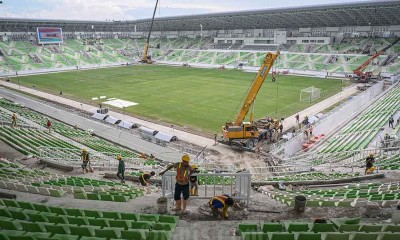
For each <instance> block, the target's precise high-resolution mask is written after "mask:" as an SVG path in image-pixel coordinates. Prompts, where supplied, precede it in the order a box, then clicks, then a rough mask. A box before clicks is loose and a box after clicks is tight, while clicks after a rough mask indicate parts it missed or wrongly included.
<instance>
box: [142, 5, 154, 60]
mask: <svg viewBox="0 0 400 240" xmlns="http://www.w3.org/2000/svg"><path fill="white" fill-rule="evenodd" d="M157 5H158V0H157V1H156V6H155V7H154V12H153V18H152V19H151V24H150V30H149V34H148V35H147V41H146V43H145V44H144V52H143V57H142V59H141V60H140V62H141V63H147V64H152V63H153V62H154V61H153V60H152V59H151V56H149V55H147V53H148V51H149V47H150V35H151V30H153V23H154V16H155V15H156V11H157Z"/></svg>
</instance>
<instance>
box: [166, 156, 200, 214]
mask: <svg viewBox="0 0 400 240" xmlns="http://www.w3.org/2000/svg"><path fill="white" fill-rule="evenodd" d="M189 162H190V157H189V155H188V154H185V155H183V156H182V161H181V162H177V163H175V164H173V165H171V166H169V167H168V168H167V169H165V170H164V171H162V172H160V176H162V175H164V173H165V172H166V171H168V170H170V169H172V168H175V169H176V183H175V194H174V200H175V201H176V206H175V209H174V211H181V210H182V212H183V213H186V212H187V209H186V207H187V202H188V199H189V196H190V194H189V177H190V175H191V174H192V173H193V169H192V167H191V166H190V165H189ZM181 194H182V195H183V203H182V200H181Z"/></svg>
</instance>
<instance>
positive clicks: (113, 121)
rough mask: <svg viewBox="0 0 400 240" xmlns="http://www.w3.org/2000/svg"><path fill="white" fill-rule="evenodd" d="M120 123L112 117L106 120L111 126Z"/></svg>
mask: <svg viewBox="0 0 400 240" xmlns="http://www.w3.org/2000/svg"><path fill="white" fill-rule="evenodd" d="M118 121H120V120H119V119H116V118H115V117H112V116H108V117H107V118H106V122H108V123H111V124H115V123H116V122H118Z"/></svg>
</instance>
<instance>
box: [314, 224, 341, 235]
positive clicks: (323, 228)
mask: <svg viewBox="0 0 400 240" xmlns="http://www.w3.org/2000/svg"><path fill="white" fill-rule="evenodd" d="M311 231H312V232H316V233H320V232H335V231H336V230H335V227H334V226H333V223H314V224H313V226H312V229H311Z"/></svg>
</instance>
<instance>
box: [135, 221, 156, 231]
mask: <svg viewBox="0 0 400 240" xmlns="http://www.w3.org/2000/svg"><path fill="white" fill-rule="evenodd" d="M152 226H153V225H152V224H151V222H143V221H137V222H132V224H131V228H132V229H147V230H149V229H151V228H152Z"/></svg>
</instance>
